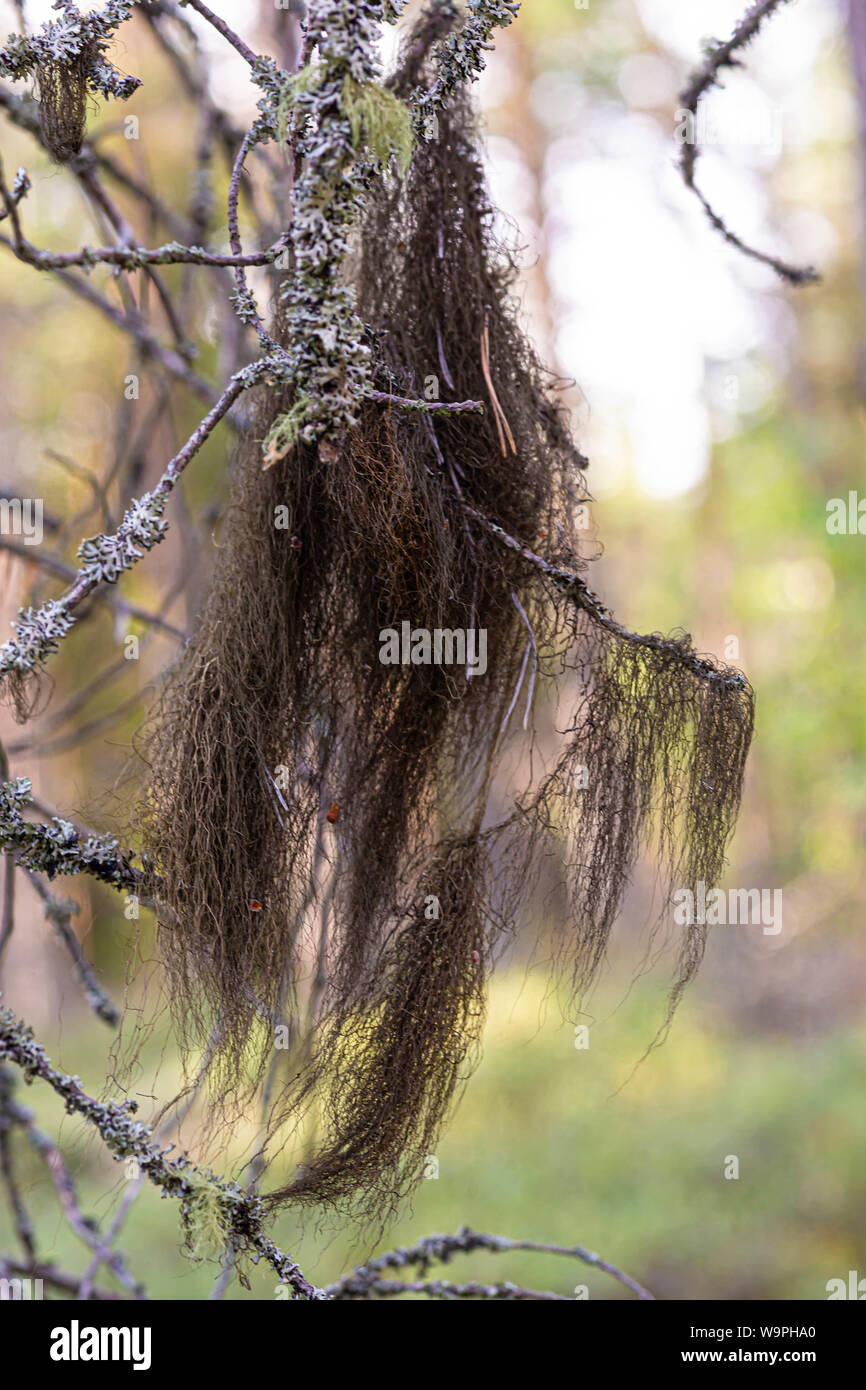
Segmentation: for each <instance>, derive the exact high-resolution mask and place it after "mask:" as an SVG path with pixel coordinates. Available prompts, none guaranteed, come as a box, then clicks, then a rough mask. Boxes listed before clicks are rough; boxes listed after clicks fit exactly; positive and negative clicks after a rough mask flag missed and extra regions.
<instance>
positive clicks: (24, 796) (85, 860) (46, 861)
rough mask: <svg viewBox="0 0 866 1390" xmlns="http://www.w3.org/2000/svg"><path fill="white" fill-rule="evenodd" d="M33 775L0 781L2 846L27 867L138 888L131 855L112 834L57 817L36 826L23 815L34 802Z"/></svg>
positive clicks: (0, 831) (0, 837)
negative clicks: (95, 832)
mask: <svg viewBox="0 0 866 1390" xmlns="http://www.w3.org/2000/svg"><path fill="white" fill-rule="evenodd" d="M31 791H32V786H31V783H30V780H29V778H27V777H16V778H15V779H14V781H11V782H0V850H2V851H3V852H4V853H6V854H12V855H14V856H15V860H16V862H17V863H18V864H20V866H21V867H22V868H24V869H33V870H34V871H35V872H37V873H43V874H46V875H47V877H48V878H54V877H55V876H56V875H57V874H90V875H91V877H92V878H98V879H99V880H100V881H101V882H102V883H108V884H110V885H111V887H112V888H127V889H132V888H135V887H136V886H137V884H138V875H137V873H136V871H135V869H134V868H133V867H132V865H131V863H130V860H129V856H128V854H124V853H123V852H122V851H121V850H120V848H119V846H118V842H117V840H115V839H113V838H112V836H110V835H81V834H80V833H79V832H78V831H77V830H76V828H75V826H74V825H72V824H71V823H70V822H69V821H68V820H64V819H63V818H62V817H61V816H52V818H51V823H50V824H41V823H37V824H34V823H33V822H31V821H26V820H25V819H24V816H23V814H22V812H23V810H24V807H25V806H26V805H27V804H28V803H29V801H30V796H31Z"/></svg>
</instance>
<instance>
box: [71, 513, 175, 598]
mask: <svg viewBox="0 0 866 1390" xmlns="http://www.w3.org/2000/svg"><path fill="white" fill-rule="evenodd" d="M165 501H166V499H165V494H164V493H160V492H146V493H145V494H144V496H143V497H138V498H136V499H135V500H134V501H133V502H131V503H130V505H129V506H128V507H127V509H126V512H125V513H124V517H123V520H122V521H121V523H120V525H119V526H118V528H117V530H116V531H115V532H114V534H113V535H111V536H104V535H99V536H91V537H89V538H88V539H87V540H84V541H82V542H81V544H80V546H79V547H78V558H79V560H82V561H83V562H84V563H83V564H82V566H81V570H80V573H81V575H82V576H83V577H85V578H87V579H91V580H94V581H95V582H96V583H97V584H101V583H105V584H114V583H115V582H116V581H117V580H118V579H119V578H120V576H121V574H123V572H124V570H128V569H131V568H132V566H133V565H134V564H135V562H136V560H140V559H141V557H142V554H143V553H144V551H146V550H152V549H153V547H154V546H155V545H158V544H159V542H160V541H161V540H162V539H163V537H164V536H165V533H166V531H167V530H168V522H167V521H166V520H165V519H164V517H163V512H164V510H165Z"/></svg>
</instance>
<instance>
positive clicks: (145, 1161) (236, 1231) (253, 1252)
mask: <svg viewBox="0 0 866 1390" xmlns="http://www.w3.org/2000/svg"><path fill="white" fill-rule="evenodd" d="M2 1062H12V1063H14V1064H15V1065H16V1066H17V1067H19V1068H20V1069H21V1071H22V1072H23V1074H24V1077H25V1079H26V1080H27V1081H32V1080H33V1079H34V1078H36V1077H38V1078H39V1079H40V1080H41V1081H45V1082H46V1083H47V1084H48V1085H49V1086H50V1087H51V1089H52V1090H53V1091H55V1092H56V1093H57V1095H59V1096H60V1097H61V1099H62V1100H63V1101H64V1103H65V1105H66V1109H67V1112H68V1113H69V1114H77V1115H81V1116H82V1118H83V1119H85V1120H86V1121H87V1122H88V1124H91V1125H93V1126H94V1128H95V1129H97V1130H98V1131H99V1134H100V1135H101V1137H102V1140H103V1143H104V1144H105V1145H106V1147H107V1148H108V1149H109V1150H110V1151H111V1153H112V1154H113V1155H114V1157H115V1158H116V1159H118V1160H120V1159H125V1158H134V1159H135V1160H136V1162H137V1163H138V1164H139V1167H140V1168H141V1169H142V1171H143V1172H144V1173H145V1174H146V1175H147V1177H148V1179H149V1181H150V1182H151V1183H153V1184H154V1186H156V1187H158V1188H159V1189H160V1191H161V1192H162V1193H163V1195H164V1196H168V1197H174V1198H175V1199H176V1200H177V1201H179V1203H180V1210H181V1215H182V1217H183V1220H184V1223H185V1226H186V1229H187V1232H188V1234H189V1235H190V1237H191V1238H193V1239H194V1238H195V1234H196V1231H197V1228H198V1226H199V1224H200V1222H201V1221H202V1220H205V1219H211V1220H213V1221H215V1222H216V1224H217V1225H218V1226H219V1227H220V1228H221V1229H222V1230H223V1231H224V1232H225V1234H226V1235H229V1236H231V1237H232V1239H233V1240H234V1241H235V1242H236V1243H237V1244H238V1246H239V1248H240V1249H242V1250H243V1251H244V1252H246V1253H248V1254H250V1256H251V1257H252V1259H253V1260H254V1261H256V1260H257V1259H264V1260H266V1261H267V1263H268V1264H269V1265H270V1266H271V1267H272V1268H273V1269H274V1270H275V1271H276V1273H277V1274H278V1276H279V1278H280V1280H281V1281H282V1282H283V1283H286V1284H289V1285H290V1287H291V1288H292V1289H293V1291H294V1293H295V1295H296V1297H298V1298H301V1299H305V1300H322V1299H325V1298H326V1297H327V1295H326V1294H325V1293H324V1292H323V1291H322V1290H321V1289H318V1288H316V1286H315V1285H314V1284H311V1283H310V1282H309V1281H308V1280H307V1279H306V1278H305V1277H304V1275H303V1274H302V1272H301V1270H300V1269H299V1268H298V1266H297V1265H296V1264H295V1262H294V1260H292V1258H291V1257H290V1256H289V1255H286V1254H285V1253H284V1252H283V1251H282V1250H280V1248H279V1246H277V1245H276V1244H275V1243H274V1242H273V1241H272V1240H271V1239H270V1237H268V1236H266V1235H265V1233H264V1230H263V1227H262V1209H261V1204H260V1203H259V1202H258V1201H257V1200H256V1199H254V1198H250V1197H248V1196H246V1195H245V1194H244V1193H243V1191H242V1190H241V1188H240V1187H239V1185H238V1184H237V1183H234V1182H231V1181H228V1180H226V1179H224V1178H219V1177H217V1176H216V1175H215V1174H214V1173H211V1172H209V1171H206V1170H204V1169H201V1168H197V1167H196V1166H195V1164H193V1163H191V1162H190V1160H189V1159H188V1158H187V1156H186V1155H185V1154H181V1155H180V1156H179V1157H178V1158H174V1159H170V1158H168V1157H167V1154H166V1152H165V1151H162V1150H160V1149H159V1148H158V1147H157V1146H156V1145H155V1144H154V1143H153V1142H152V1140H151V1130H150V1126H149V1125H146V1124H143V1123H142V1122H141V1121H140V1120H136V1119H134V1118H133V1117H134V1115H135V1112H136V1109H137V1105H136V1102H135V1101H133V1100H124V1101H115V1100H110V1101H100V1100H95V1099H94V1098H93V1097H92V1096H89V1095H88V1094H87V1093H86V1092H85V1091H84V1089H83V1087H82V1085H81V1081H80V1079H79V1078H78V1077H77V1076H66V1075H64V1073H62V1072H59V1071H58V1070H57V1068H56V1067H54V1066H53V1065H52V1063H51V1062H50V1061H49V1059H48V1057H47V1056H46V1055H45V1049H44V1048H43V1047H42V1046H41V1044H40V1043H38V1042H36V1040H35V1038H34V1037H33V1033H32V1031H31V1030H30V1029H29V1028H28V1027H27V1026H26V1025H25V1024H24V1023H23V1022H21V1020H19V1019H16V1018H15V1016H14V1014H13V1013H12V1012H11V1011H10V1010H9V1009H0V1063H2Z"/></svg>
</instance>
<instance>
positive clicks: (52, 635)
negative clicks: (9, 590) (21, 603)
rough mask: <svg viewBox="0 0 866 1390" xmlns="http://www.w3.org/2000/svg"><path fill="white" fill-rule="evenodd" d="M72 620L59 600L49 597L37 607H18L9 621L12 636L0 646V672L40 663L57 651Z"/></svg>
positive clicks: (30, 668)
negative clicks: (12, 620)
mask: <svg viewBox="0 0 866 1390" xmlns="http://www.w3.org/2000/svg"><path fill="white" fill-rule="evenodd" d="M74 622H75V619H74V618H73V617H72V616H71V615H70V614H69V613H67V612H66V610H65V608H64V605H63V600H62V599H50V600H49V602H48V603H43V605H42V607H41V608H22V609H20V610H19V613H18V617H17V618H16V619H15V621H14V622H13V623H12V627H13V628H14V629H15V634H16V635H15V637H10V638H9V640H8V641H7V642H4V643H3V645H2V647H0V675H6V674H7V673H8V672H10V671H20V672H23V671H30V670H32V669H33V668H34V667H35V666H40V665H41V664H42V663H43V662H44V661H46V660H47V658H48V657H49V656H51V655H52V654H53V653H54V652H56V651H57V649H58V647H59V646H60V641H61V639H62V638H63V637H65V636H66V634H67V632H68V631H69V629H70V628H71V627H72V626H73V624H74Z"/></svg>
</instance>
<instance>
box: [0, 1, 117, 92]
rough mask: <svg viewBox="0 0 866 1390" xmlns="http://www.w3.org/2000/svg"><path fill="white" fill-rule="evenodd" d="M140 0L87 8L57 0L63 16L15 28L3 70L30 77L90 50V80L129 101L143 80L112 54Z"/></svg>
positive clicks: (2, 54) (1, 53)
mask: <svg viewBox="0 0 866 1390" xmlns="http://www.w3.org/2000/svg"><path fill="white" fill-rule="evenodd" d="M135 3H136V0H108V3H107V4H106V5H105V7H104V8H103V9H102V10H97V11H92V12H90V13H87V14H82V13H81V12H80V11H79V10H78V7H77V6H76V5H75V4H74V3H73V0H57V2H56V3H55V6H54V8H55V9H57V10H62V11H63V13H62V15H61V17H60V18H59V19H55V20H51V21H49V22H47V23H46V24H43V26H42V28H41V29H40V30H39V32H38V33H36V34H32V35H26V34H10V35H9V37H8V39H7V41H6V43H5V45H4V46H3V47H2V48H0V76H3V77H10V78H11V79H12V80H13V81H18V80H19V79H21V78H24V77H29V76H31V75H32V74H33V73H35V72H36V71H38V69H39V68H44V67H46V66H52V65H58V64H59V65H61V66H62V65H63V64H66V63H71V62H74V60H75V59H76V58H78V57H79V56H80V55H81V54H87V55H88V71H87V86H88V88H89V89H90V91H92V92H94V93H98V94H100V95H101V96H106V97H115V98H117V99H119V100H121V101H125V100H126V99H127V98H128V97H130V96H132V93H133V92H134V91H135V90H136V88H138V87H140V86H141V80H140V79H139V78H138V77H129V76H127V75H126V74H125V73H122V72H120V71H119V70H118V69H117V68H116V67H115V66H114V64H113V63H111V62H109V60H108V58H107V57H106V50H107V48H108V44H109V41H110V40H111V38H112V36H113V34H114V32H115V30H116V29H118V28H119V27H120V25H121V24H123V23H124V22H125V21H126V20H127V19H129V18H130V16H131V15H132V12H133V9H134V7H135Z"/></svg>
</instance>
